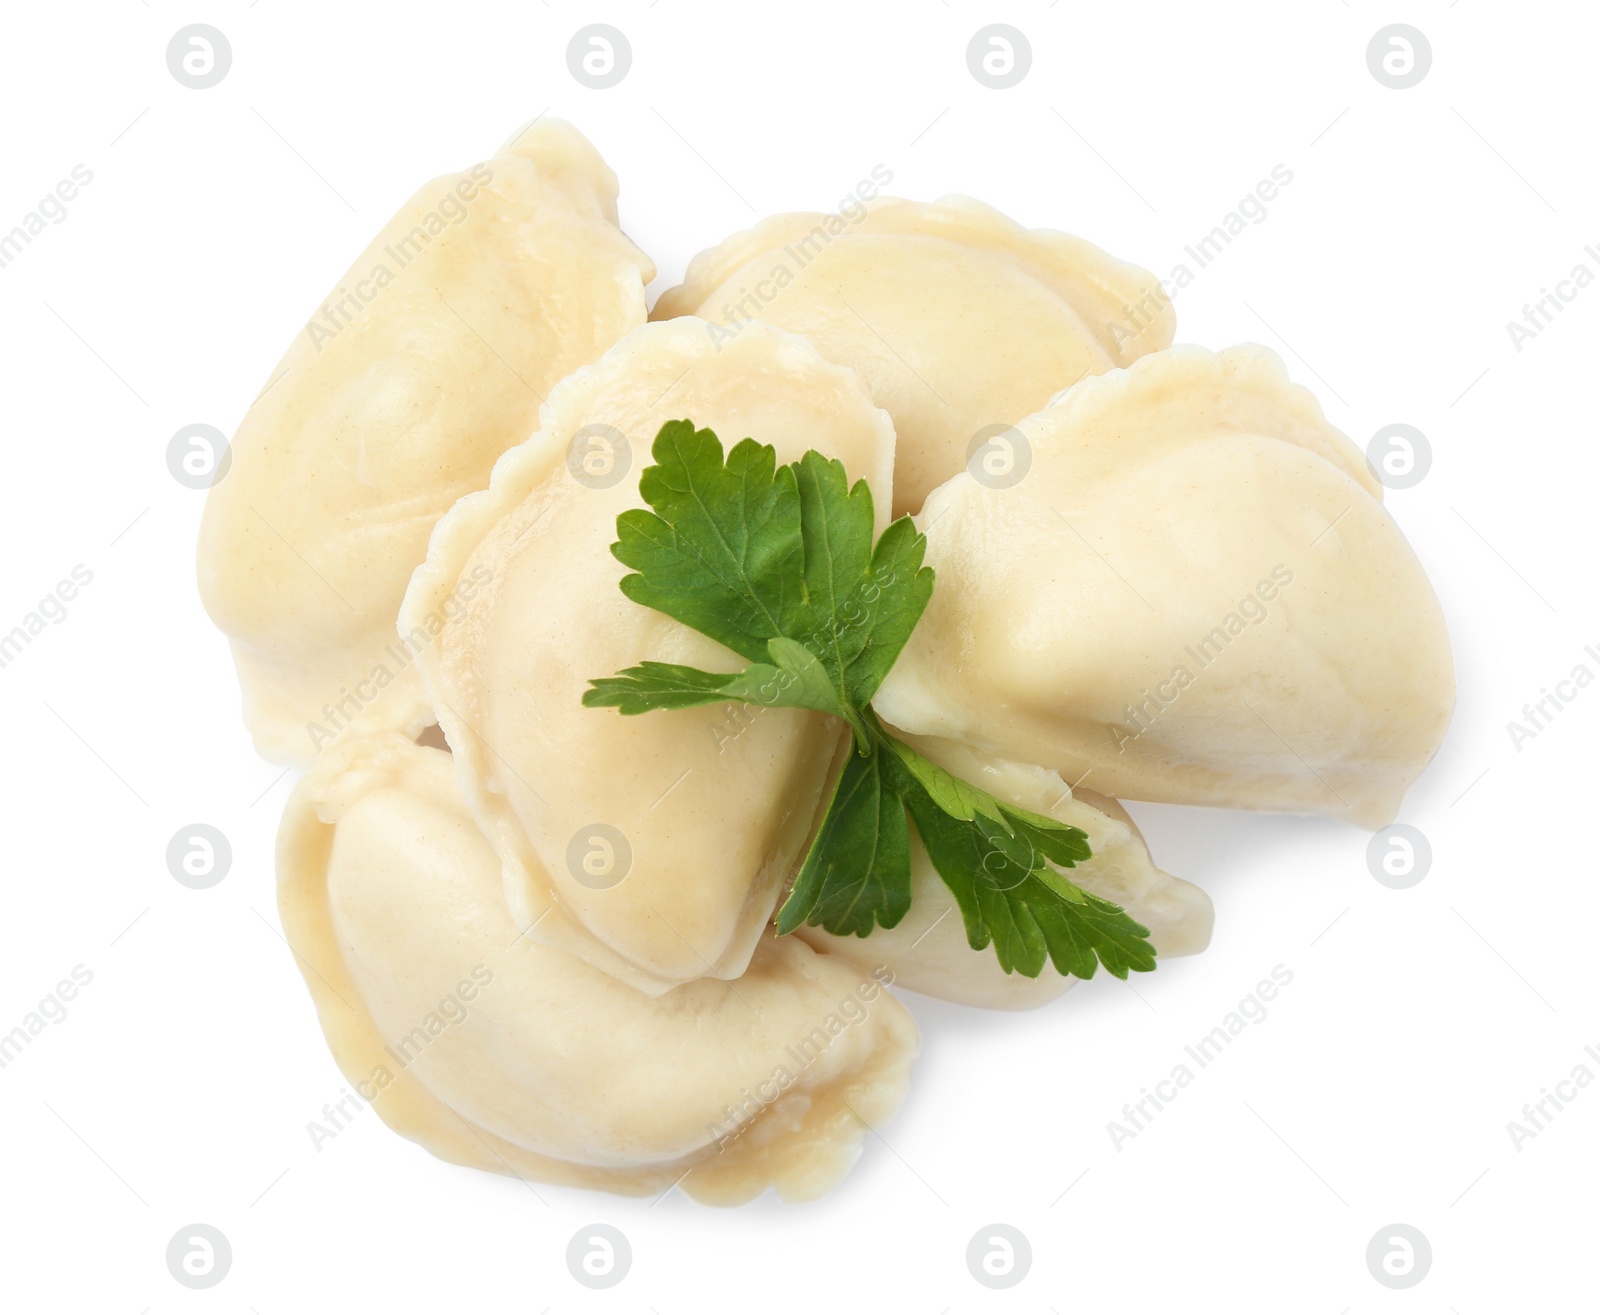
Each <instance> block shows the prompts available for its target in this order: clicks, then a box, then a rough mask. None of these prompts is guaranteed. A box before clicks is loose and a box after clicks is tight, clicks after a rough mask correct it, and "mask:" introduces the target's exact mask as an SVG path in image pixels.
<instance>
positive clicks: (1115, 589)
mask: <svg viewBox="0 0 1600 1315" xmlns="http://www.w3.org/2000/svg"><path fill="white" fill-rule="evenodd" d="M1018 429H1019V430H1020V431H1021V433H1022V434H1023V435H1024V436H1025V437H1026V439H1027V441H1028V443H1029V445H1030V447H1031V462H1032V464H1031V468H1030V469H1029V471H1028V473H1027V475H1026V477H1025V478H1023V479H1022V480H1021V481H1020V482H1019V483H1017V484H1015V485H1014V486H1012V487H1010V488H990V487H986V486H985V485H983V484H980V483H979V482H978V481H977V480H976V479H974V478H973V476H972V474H970V473H969V472H962V473H961V474H959V475H957V476H956V477H955V478H953V479H951V480H950V481H949V482H948V483H946V484H945V485H944V486H943V487H941V488H940V489H938V490H937V491H936V492H935V493H934V494H933V495H932V496H931V497H930V498H929V499H928V505H927V507H926V508H925V509H924V511H923V513H922V516H921V517H920V518H919V520H920V523H921V524H922V527H923V528H924V530H925V531H926V532H927V534H928V558H927V560H928V564H929V565H930V566H932V567H933V568H934V569H935V571H937V572H938V583H937V585H936V586H935V589H934V594H933V600H932V602H931V604H930V605H929V607H928V610H927V612H926V613H925V614H924V616H923V618H922V621H921V624H919V625H918V627H917V629H916V631H915V632H914V633H913V635H912V637H911V642H910V644H909V645H908V646H907V647H906V649H905V651H904V653H902V655H901V657H900V660H899V662H898V663H897V664H896V666H895V668H894V670H893V671H891V672H890V674H889V677H888V679H887V680H886V681H885V682H884V684H883V687H882V688H881V689H880V690H879V692H878V697H877V700H876V706H877V707H878V709H879V711H880V712H881V714H882V715H883V716H884V717H885V718H886V719H887V720H889V721H891V722H893V723H894V724H895V725H897V726H900V727H903V728H905V729H906V730H909V731H913V732H915V733H919V734H926V735H938V736H944V737H948V738H952V739H956V740H960V741H962V742H964V743H967V744H970V745H974V746H976V747H979V748H983V749H986V750H989V751H991V752H994V753H997V754H1000V755H1003V756H1006V757H1011V758H1016V759H1020V760H1022V761H1026V762H1034V763H1040V764H1043V765H1045V766H1049V767H1051V768H1053V769H1055V770H1056V771H1058V772H1060V774H1061V775H1062V776H1064V777H1065V778H1066V779H1067V780H1069V781H1080V780H1081V781H1082V782H1083V783H1084V784H1086V785H1088V786H1090V787H1091V788H1093V789H1095V790H1097V791H1099V792H1101V793H1104V794H1109V795H1115V796H1118V797H1121V798H1130V799H1153V800H1160V801H1164V802H1168V803H1182V804H1205V805H1211V806H1215V807H1225V808H1258V809H1274V810H1281V811H1288V812H1304V813H1324V814H1328V815H1330V816H1335V817H1343V818H1347V819H1349V820H1351V821H1353V822H1357V823H1360V824H1362V825H1366V826H1381V825H1383V824H1384V823H1386V822H1388V821H1390V820H1391V819H1392V818H1393V817H1394V815H1395V812H1396V810H1397V809H1398V808H1399V805H1400V800H1401V798H1402V796H1403V795H1404V794H1405V791H1406V789H1407V788H1408V787H1409V786H1410V785H1411V783H1412V782H1413V781H1414V780H1415V779H1416V777H1417V776H1418V774H1419V773H1420V772H1421V771H1422V769H1423V768H1424V767H1425V766H1426V765H1427V763H1428V761H1429V759H1430V758H1431V757H1432V756H1433V753H1434V751H1435V750H1436V749H1437V748H1438V746H1439V742H1440V740H1441V739H1442V737H1443V735H1444V731H1445V727H1446V725H1447V724H1448V722H1449V718H1450V711H1451V708H1452V705H1453V703H1454V696H1455V687H1454V674H1453V667H1452V663H1451V656H1450V643H1449V636H1448V635H1447V634H1446V632H1445V624H1444V617H1443V615H1442V613H1441V611H1440V608H1439V603H1438V600H1437V599H1436V598H1435V596H1434V593H1433V589H1432V588H1431V586H1430V585H1429V583H1428V580H1427V577H1426V575H1424V573H1423V570H1422V567H1421V565H1420V564H1419V563H1418V561H1417V559H1416V557H1415V555H1414V554H1413V553H1412V551H1411V548H1410V546H1409V545H1408V544H1407V543H1406V541H1405V538H1404V536H1402V534H1401V533H1400V530H1399V528H1398V527H1397V526H1396V525H1395V523H1394V521H1393V519H1391V517H1390V516H1389V514H1388V513H1387V512H1386V511H1385V510H1384V508H1383V506H1382V504H1381V503H1380V502H1379V500H1378V499H1379V492H1380V489H1379V486H1378V484H1377V482H1376V480H1375V479H1374V478H1373V477H1372V474H1371V472H1370V471H1369V470H1368V469H1367V466H1366V463H1365V461H1364V460H1363V458H1362V456H1361V454H1360V452H1359V451H1358V450H1357V449H1356V448H1355V447H1354V445H1352V444H1351V443H1350V441H1349V440H1348V439H1346V438H1345V437H1344V435H1342V434H1341V433H1339V431H1338V430H1336V429H1334V428H1333V427H1332V426H1331V425H1329V424H1328V423H1327V421H1326V420H1324V419H1323V416H1322V412H1321V409H1320V408H1319V407H1318V406H1317V403H1316V401H1315V400H1314V399H1313V398H1312V397H1311V395H1310V394H1309V393H1307V392H1306V391H1305V390H1304V389H1301V388H1299V387H1296V386H1295V385H1293V384H1291V383H1290V382H1289V380H1288V378H1287V376H1286V375H1285V373H1284V370H1283V366H1282V363H1281V362H1280V361H1279V360H1278V358H1277V357H1276V356H1274V355H1273V354H1272V353H1271V352H1269V351H1267V350H1266V349H1265V348H1260V347H1251V346H1243V347H1235V348H1231V349H1229V350H1228V351H1225V352H1221V353H1216V354H1213V353H1211V352H1208V351H1204V350H1202V349H1200V348H1195V347H1181V348H1175V349H1172V350H1170V351H1166V352H1161V353H1158V354H1156V355H1152V356H1148V357H1145V358H1144V359H1143V360H1141V361H1139V362H1137V363H1135V364H1134V365H1133V366H1132V367H1131V368H1129V369H1127V370H1124V371H1117V372H1114V373H1112V374H1108V375H1105V376H1103V377H1101V378H1097V379H1088V380H1085V381H1084V382H1082V383H1080V384H1078V385H1077V386H1076V387H1074V388H1073V389H1071V390H1070V391H1069V392H1068V393H1067V394H1066V395H1065V396H1064V397H1063V398H1062V399H1061V400H1060V401H1059V402H1058V403H1057V404H1056V405H1054V406H1052V407H1050V408H1048V409H1047V410H1045V411H1042V412H1040V413H1039V414H1038V415H1034V416H1030V417H1029V418H1027V419H1026V420H1024V421H1022V422H1021V424H1020V425H1018Z"/></svg>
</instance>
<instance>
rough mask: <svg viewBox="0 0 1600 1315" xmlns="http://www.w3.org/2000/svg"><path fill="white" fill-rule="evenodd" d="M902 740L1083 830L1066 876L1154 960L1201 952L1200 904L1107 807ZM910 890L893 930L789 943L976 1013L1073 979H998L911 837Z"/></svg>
mask: <svg viewBox="0 0 1600 1315" xmlns="http://www.w3.org/2000/svg"><path fill="white" fill-rule="evenodd" d="M905 738H906V740H907V742H908V743H910V744H911V745H912V746H913V747H914V748H915V749H916V750H917V752H918V753H920V754H922V755H923V757H925V758H929V759H931V760H932V761H933V762H936V763H937V764H938V765H939V766H941V767H943V768H944V769H945V770H946V771H947V772H950V773H952V774H953V775H955V776H957V777H959V778H960V779H962V780H964V781H970V782H971V783H972V784H974V785H976V786H979V787H980V788H981V789H984V790H987V791H988V792H989V793H990V794H992V795H994V796H995V798H997V799H999V800H1001V801H1002V802H1004V803H1011V804H1018V805H1020V806H1021V807H1023V808H1027V809H1031V810H1032V811H1034V812H1036V813H1043V814H1045V815H1046V816H1048V817H1054V818H1058V819H1059V820H1061V821H1063V822H1066V823H1068V824H1069V825H1071V826H1075V827H1078V828H1080V829H1081V830H1082V831H1084V832H1085V833H1086V834H1087V835H1088V837H1089V848H1090V850H1091V851H1092V852H1093V855H1094V857H1093V858H1091V859H1089V861H1088V862H1086V863H1080V864H1079V865H1078V866H1077V867H1075V868H1072V869H1071V870H1070V871H1069V872H1068V874H1067V875H1068V876H1069V877H1070V878H1071V879H1072V881H1073V882H1075V883H1076V884H1077V885H1080V886H1082V887H1083V888H1084V889H1085V890H1087V891H1089V892H1091V893H1092V894H1095V895H1099V896H1101V897H1102V898H1104V899H1108V900H1111V901H1112V902H1113V903H1116V904H1120V905H1121V906H1122V907H1123V908H1124V909H1125V910H1127V912H1128V914H1129V916H1130V917H1132V918H1133V920H1134V921H1135V922H1138V923H1140V924H1142V925H1143V926H1144V927H1146V928H1148V929H1149V932H1150V941H1151V944H1153V945H1154V946H1155V948H1156V953H1157V954H1159V955H1160V956H1161V957H1162V958H1163V959H1172V958H1177V957H1179V956H1181V955H1186V954H1199V953H1200V952H1201V951H1202V950H1204V949H1205V948H1206V946H1207V945H1208V944H1210V942H1211V925H1212V908H1211V899H1210V897H1209V896H1207V894H1206V893H1205V891H1203V890H1201V889H1200V887H1198V886H1196V885H1193V884H1191V883H1190V882H1187V881H1180V880H1179V879H1178V878H1177V877H1172V876H1168V875H1167V874H1166V873H1165V872H1163V871H1161V869H1160V868H1158V867H1156V866H1155V864H1154V862H1152V860H1151V858H1150V851H1149V849H1148V848H1147V847H1146V845H1145V843H1144V837H1143V836H1142V835H1140V834H1139V828H1138V827H1137V826H1135V825H1134V823H1133V819H1132V818H1131V817H1129V816H1128V813H1127V810H1126V809H1124V808H1123V807H1122V805H1121V804H1119V803H1118V802H1117V801H1116V800H1115V799H1107V798H1105V797H1104V796H1103V795H1098V794H1095V793H1094V792H1093V791H1092V790H1085V789H1082V788H1081V787H1080V788H1079V789H1076V790H1069V789H1068V788H1067V786H1066V783H1065V782H1064V781H1062V779H1061V778H1060V777H1059V776H1057V775H1056V774H1055V773H1054V772H1052V771H1049V770H1047V769H1046V768H1042V767H1034V766H1030V765H1029V764H1026V763H1014V762H1007V761H1005V760H1004V759H1001V758H995V757H992V756H990V755H988V754H984V753H979V752H977V751H976V750H973V749H971V748H968V747H967V746H965V745H961V744H956V743H954V742H952V741H949V740H933V739H923V738H918V737H915V736H906V737H905ZM911 883H912V893H911V911H910V912H909V913H907V914H906V916H905V918H904V919H903V920H902V921H901V922H900V924H899V925H898V926H896V927H879V928H877V929H876V930H875V931H874V932H873V933H872V935H871V936H868V937H866V938H862V937H859V936H835V935H833V934H832V933H830V932H827V931H825V930H823V929H822V928H821V927H802V928H800V930H799V931H797V932H796V933H795V934H796V935H797V936H801V937H803V938H804V939H805V940H806V941H807V942H808V943H809V944H811V945H814V946H816V948H817V949H819V950H825V951H826V952H827V953H829V954H835V955H838V956H840V957H841V958H845V959H850V960H851V961H853V962H854V963H856V964H859V965H860V966H862V967H863V968H868V969H870V968H873V967H876V966H879V965H882V966H885V967H887V968H888V969H889V970H890V971H891V972H893V974H894V981H895V985H897V986H901V987H904V988H905V989H907V990H911V991H919V992H921V993H922V994H923V995H931V996H936V997H938V998H939V999H941V1000H952V1001H954V1002H955V1003H956V1004H964V1005H976V1006H979V1007H981V1008H985V1009H1034V1008H1037V1007H1038V1006H1039V1005H1043V1004H1048V1003H1049V1002H1050V1001H1051V1000H1054V999H1055V998H1056V997H1057V996H1059V995H1061V994H1062V993H1063V992H1065V991H1066V990H1067V988H1068V987H1070V986H1071V985H1072V984H1073V983H1074V982H1075V981H1076V980H1077V979H1076V978H1073V977H1063V976H1062V975H1061V974H1060V973H1058V972H1057V971H1056V970H1055V968H1054V967H1053V966H1051V965H1050V964H1046V965H1045V968H1044V971H1043V972H1041V973H1040V974H1039V976H1038V977H1024V976H1023V975H1022V974H1021V973H1010V974H1008V973H1006V972H1005V971H1004V970H1003V969H1002V968H1001V967H1000V961H999V960H998V959H997V958H996V957H995V953H994V950H993V948H992V947H988V948H985V949H983V950H974V949H973V948H972V947H971V946H970V945H969V944H968V943H967V933H966V928H965V926H964V925H963V923H962V921H961V910H960V909H959V908H958V907H957V905H956V901H955V897H954V896H953V895H952V894H951V893H950V888H949V887H948V886H946V885H945V884H944V882H943V881H942V880H941V879H940V877H939V874H938V873H937V872H936V871H935V870H934V867H933V863H932V861H931V860H930V859H929V858H928V853H927V850H925V849H924V848H923V846H922V841H921V840H920V839H919V838H918V836H917V834H916V830H915V828H913V829H912V833H911Z"/></svg>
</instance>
